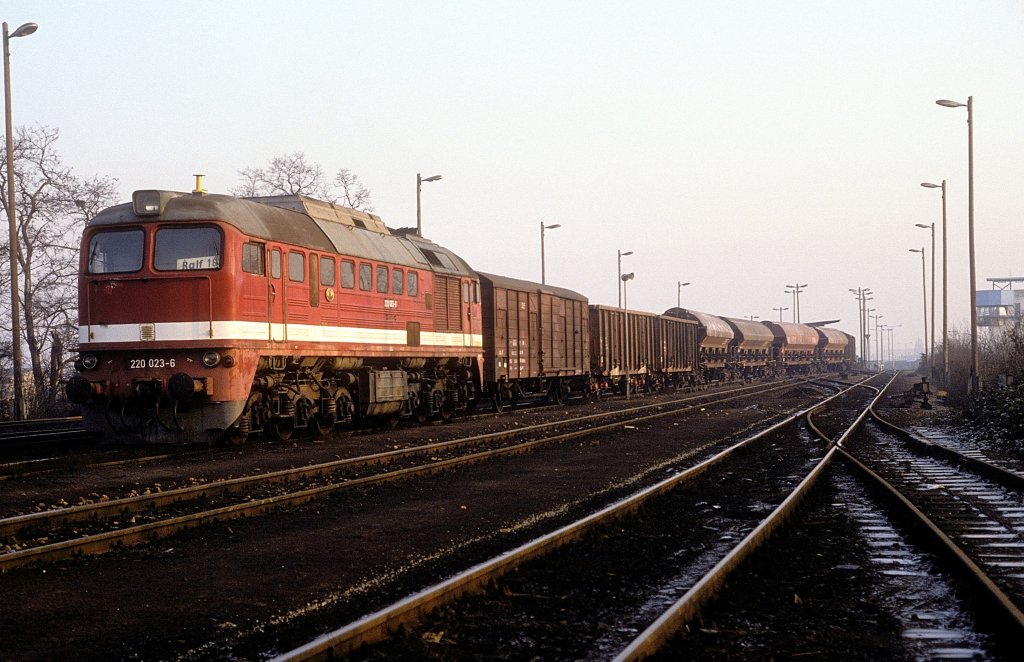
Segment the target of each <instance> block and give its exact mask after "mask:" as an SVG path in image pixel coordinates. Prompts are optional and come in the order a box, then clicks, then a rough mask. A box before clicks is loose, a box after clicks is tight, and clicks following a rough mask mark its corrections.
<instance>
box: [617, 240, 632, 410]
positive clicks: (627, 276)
mask: <svg viewBox="0 0 1024 662" xmlns="http://www.w3.org/2000/svg"><path fill="white" fill-rule="evenodd" d="M626 255H628V253H626ZM619 280H620V281H621V282H622V300H623V302H624V303H625V302H627V301H628V299H629V298H628V297H627V296H626V294H627V293H626V283H627V282H629V281H631V280H633V273H632V272H630V273H628V274H622V275H621V276H619ZM623 312H624V313H625V318H624V321H625V323H626V334H625V335H626V351H625V352H623V354H622V364H623V365H624V366H625V367H626V399H627V400H629V303H626V307H625V308H624V309H623Z"/></svg>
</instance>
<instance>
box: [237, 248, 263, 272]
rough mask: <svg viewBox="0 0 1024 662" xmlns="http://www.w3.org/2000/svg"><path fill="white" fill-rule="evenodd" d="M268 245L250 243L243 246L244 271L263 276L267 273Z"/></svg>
mask: <svg viewBox="0 0 1024 662" xmlns="http://www.w3.org/2000/svg"><path fill="white" fill-rule="evenodd" d="M265 248H266V245H265V244H257V243H255V242H248V243H245V244H242V271H244V272H245V273H247V274H256V275H257V276H262V275H263V274H265V273H266V250H265Z"/></svg>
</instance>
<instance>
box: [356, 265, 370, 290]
mask: <svg viewBox="0 0 1024 662" xmlns="http://www.w3.org/2000/svg"><path fill="white" fill-rule="evenodd" d="M359 289H360V290H362V291H363V292H369V291H370V290H372V289H373V267H371V266H370V265H368V264H366V263H365V262H360V263H359Z"/></svg>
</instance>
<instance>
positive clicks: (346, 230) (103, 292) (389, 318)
mask: <svg viewBox="0 0 1024 662" xmlns="http://www.w3.org/2000/svg"><path fill="white" fill-rule="evenodd" d="M79 325H80V358H79V362H78V365H77V367H78V370H79V374H78V375H77V376H76V377H74V378H73V379H72V380H70V381H69V383H68V387H67V391H68V396H69V398H70V399H71V400H72V401H73V402H76V403H79V404H82V405H83V416H84V418H85V420H86V425H87V426H88V427H89V429H93V430H97V431H102V432H105V433H110V432H115V433H119V434H120V435H121V436H127V437H129V438H141V439H145V440H168V439H169V440H174V441H184V440H207V439H210V438H213V437H218V436H221V435H222V434H224V433H225V432H227V433H229V434H230V435H232V436H234V437H244V436H245V435H246V434H248V433H249V432H250V431H270V432H271V433H273V434H276V435H277V436H278V437H281V438H287V437H288V436H290V435H291V433H292V431H293V430H295V429H297V428H304V427H311V428H313V429H315V430H316V431H318V432H321V433H323V432H326V431H327V430H329V429H331V428H332V427H333V426H334V425H337V424H339V423H346V422H350V421H351V420H352V419H353V418H354V417H359V416H394V417H397V416H417V417H421V418H426V417H430V416H440V417H447V416H450V415H451V414H452V413H453V412H454V411H456V410H457V409H460V408H464V407H466V406H467V405H468V404H469V402H470V401H472V400H473V399H474V398H475V397H476V395H477V393H478V392H479V390H480V385H481V381H480V380H481V377H480V374H481V366H480V364H481V361H482V355H481V328H480V300H479V283H478V281H477V279H476V277H475V275H474V273H473V271H472V270H471V269H470V268H469V267H468V265H466V264H465V262H464V261H462V260H461V259H459V258H458V257H457V256H455V255H454V254H452V253H451V252H449V251H447V250H445V249H443V248H441V247H439V246H437V245H436V244H433V243H432V242H429V241H427V240H425V239H422V238H421V237H418V236H416V235H414V234H405V235H400V234H395V233H392V232H391V231H390V230H389V229H388V228H387V227H386V226H385V225H384V224H383V223H382V222H381V221H380V219H379V218H377V217H376V216H373V215H370V214H365V213H362V212H358V211H355V210H350V209H345V208H342V207H338V206H335V205H332V204H330V203H324V202H320V201H316V200H312V199H309V198H304V197H302V196H281V197H275V198H262V199H240V198H234V197H231V196H223V195H206V194H205V193H193V194H192V195H188V194H183V193H173V192H166V191H137V192H136V193H135V194H134V195H133V200H132V203H131V204H125V205H119V206H117V207H112V208H110V209H108V210H105V211H104V212H101V213H100V214H99V215H97V216H96V217H95V218H94V219H92V221H90V223H89V226H88V228H87V229H86V232H85V234H84V236H83V239H82V258H81V264H80V276H79Z"/></svg>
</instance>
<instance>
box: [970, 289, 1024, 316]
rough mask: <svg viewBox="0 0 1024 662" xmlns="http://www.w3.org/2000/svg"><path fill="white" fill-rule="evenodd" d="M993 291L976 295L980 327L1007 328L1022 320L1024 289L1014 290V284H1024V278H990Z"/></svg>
mask: <svg viewBox="0 0 1024 662" xmlns="http://www.w3.org/2000/svg"><path fill="white" fill-rule="evenodd" d="M987 280H988V282H990V283H992V289H991V290H978V291H976V292H975V293H974V305H975V306H976V307H977V313H978V326H1006V325H1007V324H1012V323H1013V322H1017V321H1019V320H1020V319H1021V311H1022V310H1024V289H1020V290H1015V289H1013V284H1014V283H1024V278H1015V277H1010V278H989V279H987Z"/></svg>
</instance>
